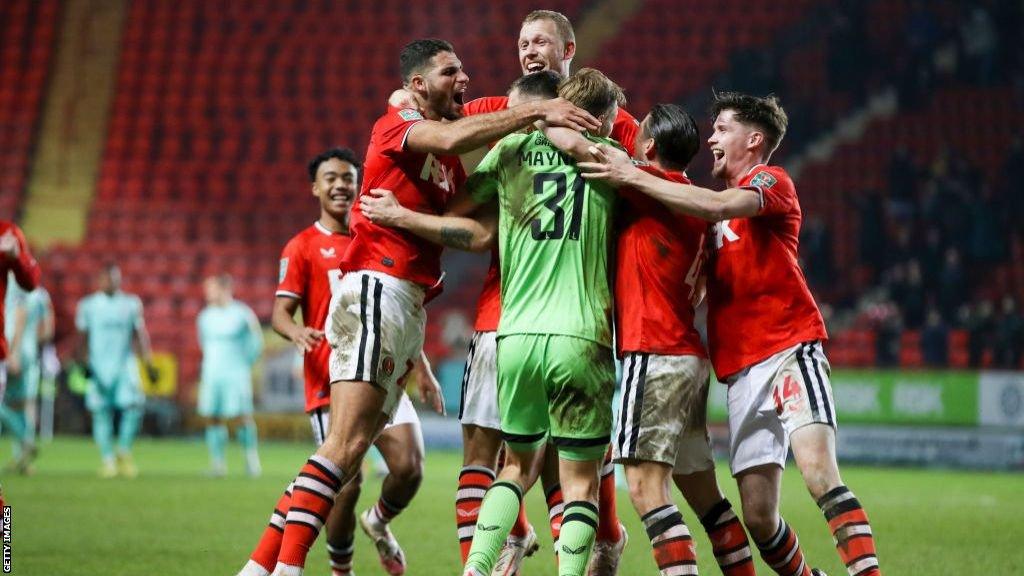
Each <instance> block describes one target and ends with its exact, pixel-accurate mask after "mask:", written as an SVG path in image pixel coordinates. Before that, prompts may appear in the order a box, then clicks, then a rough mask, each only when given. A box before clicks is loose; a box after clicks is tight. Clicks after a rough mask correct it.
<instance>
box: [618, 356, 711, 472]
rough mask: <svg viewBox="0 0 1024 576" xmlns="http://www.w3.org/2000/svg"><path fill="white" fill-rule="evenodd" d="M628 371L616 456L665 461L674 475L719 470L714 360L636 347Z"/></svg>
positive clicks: (627, 359)
mask: <svg viewBox="0 0 1024 576" xmlns="http://www.w3.org/2000/svg"><path fill="white" fill-rule="evenodd" d="M622 373H623V383H622V395H621V397H620V399H619V410H618V416H617V419H616V426H615V431H614V432H613V434H612V443H613V445H614V455H615V461H616V462H618V463H622V462H629V461H644V462H661V463H663V464H668V465H671V466H672V467H673V473H674V474H692V473H694V472H700V471H703V470H711V469H713V468H714V466H715V461H714V458H713V457H712V454H711V442H710V438H709V436H708V430H707V405H708V381H709V373H710V367H709V363H708V360H707V359H706V358H700V357H698V356H693V355H686V356H665V355H659V354H646V353H641V352H631V353H627V354H626V356H625V358H623V370H622Z"/></svg>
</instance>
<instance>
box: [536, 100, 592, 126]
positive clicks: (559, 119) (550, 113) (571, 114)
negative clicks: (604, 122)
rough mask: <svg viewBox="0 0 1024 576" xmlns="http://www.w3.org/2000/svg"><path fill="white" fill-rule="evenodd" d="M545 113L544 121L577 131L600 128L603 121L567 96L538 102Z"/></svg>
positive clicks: (550, 124)
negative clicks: (570, 100)
mask: <svg viewBox="0 0 1024 576" xmlns="http://www.w3.org/2000/svg"><path fill="white" fill-rule="evenodd" d="M537 105H538V106H540V107H541V111H542V112H543V113H544V121H545V122H547V124H548V125H549V126H562V127H565V128H572V129H573V130H577V131H580V132H582V131H584V130H599V129H600V128H601V122H600V121H599V120H598V119H597V118H594V116H593V115H591V114H590V113H589V112H587V111H586V110H584V109H582V108H580V107H578V106H576V105H575V104H573V103H571V102H569V101H568V100H566V99H565V98H554V99H552V100H543V101H540V102H538V103H537Z"/></svg>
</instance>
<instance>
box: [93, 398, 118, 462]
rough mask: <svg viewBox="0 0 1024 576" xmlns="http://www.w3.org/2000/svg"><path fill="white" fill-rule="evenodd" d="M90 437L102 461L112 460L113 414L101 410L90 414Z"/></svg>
mask: <svg viewBox="0 0 1024 576" xmlns="http://www.w3.org/2000/svg"><path fill="white" fill-rule="evenodd" d="M92 437H93V439H94V440H95V441H96V445H97V446H99V449H100V456H101V457H102V458H103V460H104V461H111V462H112V461H113V460H114V414H113V412H111V411H110V410H107V409H101V410H93V412H92Z"/></svg>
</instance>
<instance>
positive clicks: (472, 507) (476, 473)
mask: <svg viewBox="0 0 1024 576" xmlns="http://www.w3.org/2000/svg"><path fill="white" fill-rule="evenodd" d="M493 483H494V472H492V471H491V470H490V469H488V468H484V467H483V466H465V467H463V468H462V471H461V472H459V490H458V492H456V493H455V525H456V528H457V529H458V533H459V549H460V551H461V552H462V563H463V564H465V563H466V559H467V558H468V557H469V547H470V546H472V545H473V532H475V531H476V521H477V518H479V516H480V504H481V503H482V502H483V500H484V494H486V493H487V489H488V488H490V487H491V484H493Z"/></svg>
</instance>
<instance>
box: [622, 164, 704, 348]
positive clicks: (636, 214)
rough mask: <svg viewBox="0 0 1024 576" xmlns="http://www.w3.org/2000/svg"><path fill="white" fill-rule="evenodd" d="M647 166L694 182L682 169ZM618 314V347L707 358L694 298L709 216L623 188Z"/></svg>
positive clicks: (667, 176)
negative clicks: (695, 214)
mask: <svg viewBox="0 0 1024 576" xmlns="http://www.w3.org/2000/svg"><path fill="white" fill-rule="evenodd" d="M644 169H645V170H647V171H648V172H650V173H652V174H654V175H655V176H658V177H659V178H664V179H667V180H671V181H673V182H681V183H683V184H689V183H690V180H689V179H688V178H687V177H686V176H685V175H684V174H682V173H681V172H663V171H660V170H658V169H656V168H654V167H651V166H645V167H644ZM619 194H621V195H622V196H623V197H624V200H625V201H624V203H623V206H622V212H620V216H619V218H620V220H619V236H618V265H617V268H616V274H615V296H616V297H615V314H616V324H615V326H616V335H617V337H618V338H617V339H618V352H619V356H622V355H623V353H625V352H647V353H651V354H664V355H671V356H683V355H694V356H699V357H701V358H706V357H707V353H706V352H705V351H704V345H703V344H701V341H700V334H699V333H698V332H697V330H696V328H694V325H693V301H694V298H695V296H696V295H697V294H698V293H699V291H700V289H701V282H702V280H701V276H702V273H703V269H702V268H703V266H704V260H705V254H704V244H705V243H704V236H705V233H706V231H707V223H706V222H705V221H704V220H700V219H698V218H694V217H692V216H685V215H682V214H677V213H674V212H672V211H671V210H669V209H668V208H667V207H666V206H665V205H664V204H662V203H661V202H658V201H657V200H655V199H654V198H651V197H650V196H648V195H646V194H641V193H639V192H637V191H635V190H630V189H621V190H620V191H619Z"/></svg>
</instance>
